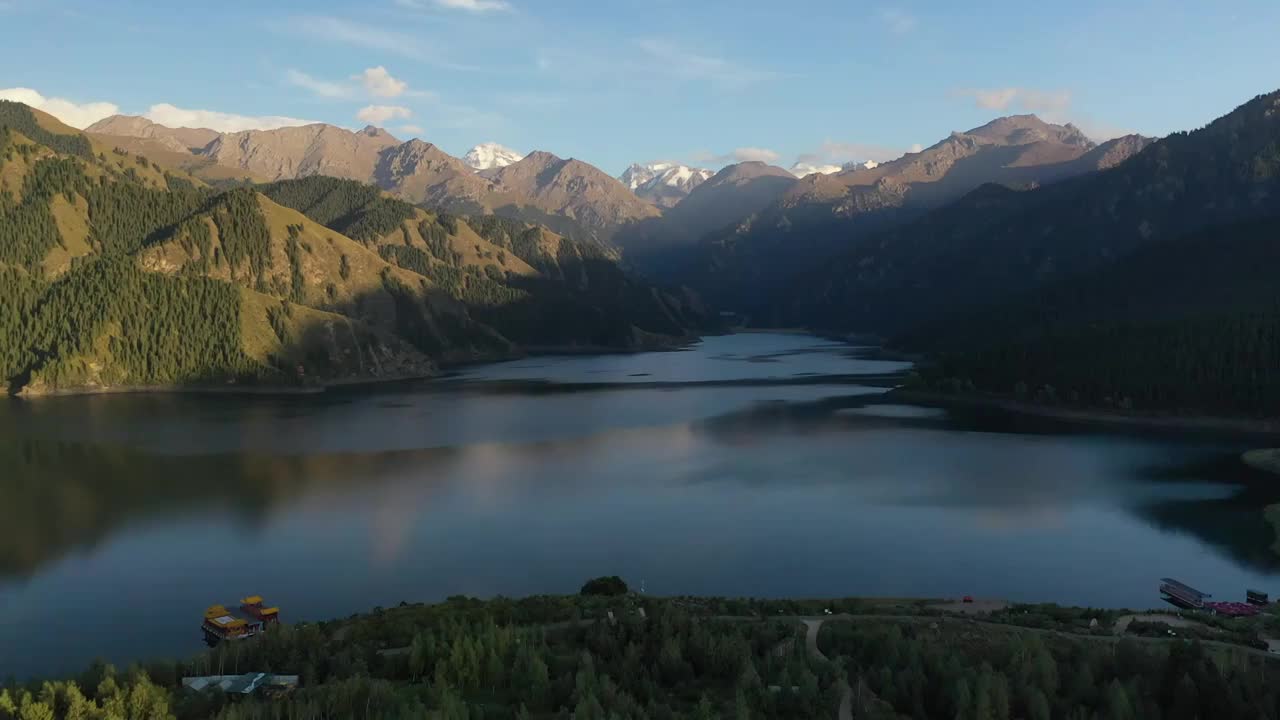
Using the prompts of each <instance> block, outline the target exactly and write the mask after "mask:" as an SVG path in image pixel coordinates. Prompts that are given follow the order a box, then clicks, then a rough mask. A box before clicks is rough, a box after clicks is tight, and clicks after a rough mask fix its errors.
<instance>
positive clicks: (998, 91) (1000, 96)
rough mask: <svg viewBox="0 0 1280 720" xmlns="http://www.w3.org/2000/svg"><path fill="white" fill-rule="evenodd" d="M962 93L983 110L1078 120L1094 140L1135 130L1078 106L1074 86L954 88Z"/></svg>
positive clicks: (957, 93) (1050, 119) (1055, 120)
mask: <svg viewBox="0 0 1280 720" xmlns="http://www.w3.org/2000/svg"><path fill="white" fill-rule="evenodd" d="M952 94H953V95H955V96H958V97H967V98H973V104H974V105H975V106H976V107H978V108H981V109H983V110H995V111H997V112H1029V113H1035V114H1036V115H1039V116H1040V119H1041V120H1044V121H1045V122H1051V123H1057V124H1064V123H1067V122H1068V121H1071V122H1074V124H1075V125H1077V126H1078V127H1079V128H1080V131H1081V132H1083V133H1084V134H1085V135H1087V136H1088V137H1090V138H1093V139H1094V140H1110V139H1111V138H1115V137H1120V136H1121V135H1128V134H1130V133H1131V132H1132V131H1131V130H1125V129H1123V128H1119V127H1116V126H1114V125H1110V124H1108V123H1104V122H1097V121H1095V120H1093V119H1091V118H1089V117H1087V116H1085V115H1084V114H1083V113H1081V112H1080V111H1078V110H1076V109H1075V108H1074V105H1073V103H1074V100H1075V98H1074V97H1073V96H1072V94H1071V91H1070V90H1038V89H1036V88H1026V87H1001V88H961V89H958V90H954V91H952Z"/></svg>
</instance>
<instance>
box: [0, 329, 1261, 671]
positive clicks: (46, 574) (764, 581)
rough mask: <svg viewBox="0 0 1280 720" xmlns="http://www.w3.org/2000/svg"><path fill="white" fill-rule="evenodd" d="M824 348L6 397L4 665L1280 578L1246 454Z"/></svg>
mask: <svg viewBox="0 0 1280 720" xmlns="http://www.w3.org/2000/svg"><path fill="white" fill-rule="evenodd" d="M875 357H876V356H875V355H874V354H873V353H864V352H863V350H862V349H857V348H852V347H850V346H847V345H844V344H840V343H833V342H828V341H824V340H821V339H817V338H813V337H809V336H804V335H786V334H741V335H730V336H724V337H711V338H707V339H706V340H705V341H704V342H702V343H700V344H698V345H696V346H694V347H693V348H691V349H689V350H686V351H682V352H666V353H645V354H637V355H607V356H573V357H538V358H531V359H525V360H519V361H514V362H508V363H500V364H495V365H489V366H482V367H475V368H470V369H467V370H465V371H462V372H459V373H457V374H455V375H452V376H449V377H445V378H442V379H439V380H434V381H430V382H421V383H412V384H404V385H398V386H383V387H378V388H375V389H363V390H354V389H353V390H348V391H340V392H329V393H324V394H320V395H310V396H308V395H299V396H276V397H264V396H260V397H232V396H197V395H161V394H156V395H117V396H86V397H68V398H49V399H41V400H39V401H33V402H23V401H17V400H14V401H9V402H0V677H4V676H6V675H10V674H12V675H17V676H19V677H27V676H33V675H47V674H54V673H64V672H74V671H78V670H79V669H81V668H83V667H84V666H85V665H86V664H88V663H89V662H90V661H91V660H92V659H94V658H96V657H104V658H107V659H110V660H112V661H115V662H117V663H127V662H129V661H131V660H138V659H147V658H158V657H185V656H188V655H191V654H193V653H195V652H197V651H198V650H200V649H201V647H202V645H201V641H200V633H199V627H198V626H199V622H200V620H201V618H202V612H203V610H204V608H205V607H206V606H208V605H211V604H214V603H226V604H231V603H233V602H234V601H235V600H236V599H237V598H240V597H243V596H245V595H250V594H261V595H263V596H264V597H265V598H266V599H267V600H268V602H270V603H272V604H277V605H279V606H280V608H281V613H282V615H283V616H284V619H285V620H286V621H296V620H319V619H327V618H331V617H337V616H346V615H349V614H351V613H354V612H360V611H364V610H368V609H370V608H372V607H374V606H391V605H395V604H397V603H399V602H401V601H409V602H416V601H433V600H440V599H443V598H445V597H448V596H450V595H458V594H466V595H475V596H492V595H497V594H504V595H513V596H520V595H527V594H534V593H573V592H576V591H577V589H578V587H579V586H580V585H581V584H582V582H583V581H584V580H586V579H587V578H590V577H593V576H597V575H605V574H619V575H622V576H623V577H624V578H626V579H627V580H628V581H629V582H630V583H632V584H633V585H634V586H636V587H637V588H638V587H640V586H641V585H642V584H643V587H644V589H645V591H646V592H649V593H653V594H659V595H673V594H708V595H736V596H746V595H750V596H770V597H781V596H851V595H888V596H935V597H944V596H946V597H954V596H958V595H963V594H970V595H976V596H980V597H1001V598H1008V599H1012V600H1023V601H1053V602H1059V603H1063V604H1078V605H1095V606H1128V607H1153V606H1158V605H1159V600H1158V596H1157V592H1156V586H1157V583H1158V580H1159V578H1161V577H1163V576H1166V575H1170V576H1174V577H1177V578H1179V579H1182V580H1184V581H1186V582H1188V583H1190V584H1192V585H1195V586H1197V587H1199V588H1200V589H1202V590H1205V591H1208V592H1211V593H1213V594H1214V595H1215V596H1216V597H1217V598H1219V599H1243V595H1244V591H1245V589H1246V587H1250V588H1251V587H1257V588H1258V589H1262V590H1271V591H1273V592H1274V591H1276V590H1280V555H1277V554H1276V553H1274V552H1273V551H1272V550H1271V544H1272V543H1273V542H1274V541H1275V540H1276V538H1275V533H1274V532H1273V531H1272V530H1271V528H1270V526H1269V525H1267V524H1266V522H1265V521H1264V519H1263V516H1262V508H1263V507H1264V506H1265V505H1267V504H1268V503H1271V502H1277V501H1280V492H1277V491H1275V490H1273V489H1272V485H1275V483H1272V482H1270V479H1269V478H1268V477H1266V476H1262V475H1261V474H1260V473H1257V472H1256V471H1253V470H1249V469H1247V468H1245V467H1244V466H1243V465H1242V464H1241V463H1239V462H1238V460H1237V456H1238V454H1239V453H1240V452H1241V451H1243V450H1245V449H1248V448H1249V447H1251V446H1252V444H1251V443H1250V441H1249V440H1248V439H1242V438H1232V437H1213V436H1202V435H1186V434H1179V435H1171V434H1142V433H1136V432H1125V433H1118V432H1107V431H1103V430H1099V429H1096V428H1087V427H1079V426H1070V425H1063V424H1058V423H1054V422H1050V421H1045V420H1032V419H1027V418H1019V417H1015V416H1008V415H1003V414H1000V413H996V412H990V411H981V412H979V411H964V412H960V411H943V410H938V409H933V408H924V407H915V406H909V405H899V404H892V403H888V402H886V401H885V400H884V399H883V398H881V395H882V394H883V393H884V392H885V390H886V388H887V387H888V386H890V385H891V384H892V380H891V376H893V375H894V374H895V373H901V372H903V371H904V370H905V369H906V365H905V364H903V363H898V362H891V361H885V360H879V359H875Z"/></svg>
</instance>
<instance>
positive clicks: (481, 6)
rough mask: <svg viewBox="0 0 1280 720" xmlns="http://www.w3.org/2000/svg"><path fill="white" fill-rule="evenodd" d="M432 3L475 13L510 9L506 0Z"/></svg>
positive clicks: (446, 0) (442, 1)
mask: <svg viewBox="0 0 1280 720" xmlns="http://www.w3.org/2000/svg"><path fill="white" fill-rule="evenodd" d="M432 4H434V5H436V6H437V7H442V8H447V9H449V10H466V11H467V12H476V13H483V12H492V11H494V10H510V9H511V3H509V2H506V0H432Z"/></svg>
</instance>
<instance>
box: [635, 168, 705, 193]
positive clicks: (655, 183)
mask: <svg viewBox="0 0 1280 720" xmlns="http://www.w3.org/2000/svg"><path fill="white" fill-rule="evenodd" d="M712 175H715V173H714V172H712V171H710V170H706V169H704V168H691V167H689V166H688V165H681V164H679V163H672V162H652V163H636V164H635V165H632V166H631V167H629V168H627V169H626V170H625V171H624V172H623V173H622V175H620V176H618V180H620V181H621V182H622V184H623V185H626V186H627V187H628V188H630V189H631V190H633V191H639V190H643V189H655V188H657V187H659V186H665V187H670V188H675V189H677V190H683V191H685V192H688V191H690V190H692V189H693V188H695V187H697V186H698V185H700V184H702V183H703V182H705V181H706V180H707V179H708V178H710V177H711V176H712Z"/></svg>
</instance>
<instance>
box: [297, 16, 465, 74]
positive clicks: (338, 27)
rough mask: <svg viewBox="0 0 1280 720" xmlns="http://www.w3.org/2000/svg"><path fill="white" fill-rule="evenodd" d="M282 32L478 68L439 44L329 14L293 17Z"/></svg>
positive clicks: (455, 67) (443, 65)
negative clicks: (460, 60)
mask: <svg viewBox="0 0 1280 720" xmlns="http://www.w3.org/2000/svg"><path fill="white" fill-rule="evenodd" d="M279 29H280V30H281V31H282V32H288V33H295V34H301V35H307V36H309V37H313V38H317V39H320V40H324V41H327V42H331V43H342V44H344V45H352V46H355V47H361V48H365V49H368V50H378V51H380V52H389V53H394V54H396V55H400V56H402V57H406V58H410V59H413V60H420V61H422V62H426V63H430V64H432V65H435V66H437V67H441V68H446V69H450V70H467V71H475V70H478V69H479V68H477V67H476V66H474V65H467V64H465V63H459V62H457V61H455V60H454V59H453V57H455V56H456V53H451V52H450V51H449V50H448V48H446V47H444V46H443V44H442V43H440V42H424V41H423V39H422V38H420V37H414V36H412V35H406V34H404V33H399V32H395V31H393V30H383V29H382V28H377V27H373V26H371V25H364V24H361V23H357V22H352V21H350V20H342V19H339V18H335V17H330V16H327V15H303V16H296V17H291V18H289V20H288V21H287V22H286V23H283V24H281V25H280V26H279Z"/></svg>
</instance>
